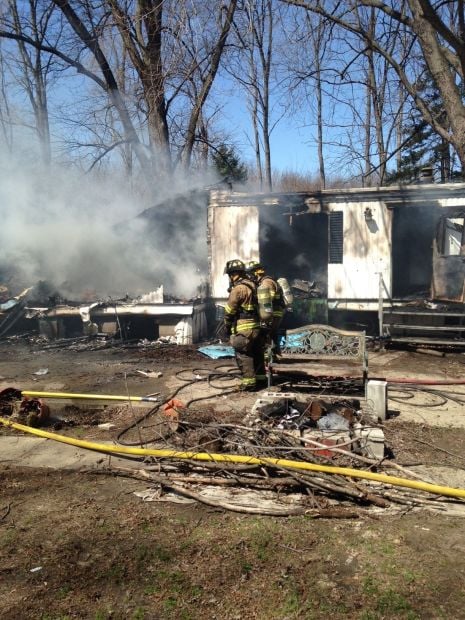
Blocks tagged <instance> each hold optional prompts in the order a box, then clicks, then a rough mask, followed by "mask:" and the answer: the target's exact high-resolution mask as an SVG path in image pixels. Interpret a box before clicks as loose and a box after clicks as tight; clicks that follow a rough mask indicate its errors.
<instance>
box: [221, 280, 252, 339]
mask: <svg viewBox="0 0 465 620" xmlns="http://www.w3.org/2000/svg"><path fill="white" fill-rule="evenodd" d="M224 322H225V324H226V325H227V326H229V327H230V328H231V330H232V331H233V332H237V333H239V332H247V331H250V330H252V329H256V328H257V327H260V321H259V319H258V307H257V299H256V291H255V285H254V284H253V283H252V282H249V281H247V282H245V281H244V280H239V281H238V282H236V283H235V284H233V287H232V289H231V292H230V294H229V299H228V302H227V304H226V306H225V307H224Z"/></svg>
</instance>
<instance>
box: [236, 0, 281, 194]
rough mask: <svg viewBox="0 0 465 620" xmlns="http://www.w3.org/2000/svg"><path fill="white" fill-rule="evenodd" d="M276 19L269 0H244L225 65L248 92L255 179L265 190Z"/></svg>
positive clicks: (269, 183) (267, 185)
mask: <svg viewBox="0 0 465 620" xmlns="http://www.w3.org/2000/svg"><path fill="white" fill-rule="evenodd" d="M278 20H279V15H278V14H277V12H276V6H274V3H273V1H272V0H246V1H245V2H244V5H243V9H242V11H241V12H240V16H239V18H238V19H237V20H236V22H235V28H234V32H235V35H236V42H237V46H238V50H239V54H238V55H237V57H236V59H235V63H234V64H231V65H230V66H229V70H230V72H231V74H232V75H233V77H234V79H235V80H237V81H238V82H239V83H240V84H241V85H242V87H243V88H244V89H245V90H246V92H247V95H248V106H249V111H250V116H251V121H252V130H253V145H254V151H255V165H256V168H257V175H258V180H259V184H260V187H264V188H266V189H267V190H268V191H271V189H272V185H273V181H272V172H271V146H270V138H271V133H272V131H273V128H274V126H275V124H276V123H273V121H272V119H271V116H272V103H271V92H270V91H271V80H272V70H273V52H274V50H275V42H274V33H275V27H276V24H277V23H278Z"/></svg>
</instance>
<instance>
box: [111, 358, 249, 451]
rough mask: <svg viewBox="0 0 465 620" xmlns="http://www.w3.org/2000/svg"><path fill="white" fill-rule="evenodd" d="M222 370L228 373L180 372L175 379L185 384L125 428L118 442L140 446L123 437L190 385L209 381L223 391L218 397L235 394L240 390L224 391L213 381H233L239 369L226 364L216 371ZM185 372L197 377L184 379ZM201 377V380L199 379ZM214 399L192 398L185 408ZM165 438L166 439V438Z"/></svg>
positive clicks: (215, 387) (124, 444)
mask: <svg viewBox="0 0 465 620" xmlns="http://www.w3.org/2000/svg"><path fill="white" fill-rule="evenodd" d="M221 368H228V369H229V370H228V372H214V371H213V372H212V371H211V370H210V369H208V368H194V369H192V370H190V369H183V370H180V371H178V372H177V373H176V374H175V377H176V378H178V379H180V380H181V381H185V383H184V384H183V385H180V386H179V387H178V388H176V390H174V392H173V393H172V394H171V395H170V396H168V397H167V398H165V399H164V400H163V401H162V402H160V404H157V405H156V406H155V407H153V408H151V409H149V410H148V411H146V412H145V413H144V414H143V415H141V416H140V417H139V418H138V419H137V420H134V422H131V424H129V426H126V427H125V428H123V430H121V431H120V432H119V433H118V435H117V436H116V441H117V442H118V443H119V444H121V445H123V446H140V445H141V442H140V440H139V441H135V442H130V441H123V439H122V438H123V437H124V435H126V434H127V433H128V432H129V431H131V430H133V429H134V428H136V427H138V426H139V425H140V424H141V423H142V422H143V421H144V420H147V419H148V418H149V417H150V416H151V415H153V414H155V413H157V411H159V410H160V409H161V407H163V406H164V405H166V404H167V403H168V402H169V401H170V400H172V399H173V398H175V396H177V395H178V394H179V392H181V391H182V390H183V389H184V388H187V387H189V386H190V385H194V384H196V383H199V382H201V381H207V382H208V385H209V386H210V387H213V388H214V389H217V390H221V391H220V392H219V394H218V396H222V395H224V394H233V393H235V392H237V391H238V388H234V389H232V388H231V389H228V390H224V389H223V388H222V387H217V386H215V385H213V384H212V382H211V379H212V377H214V378H215V380H216V379H218V380H225V379H229V380H231V379H232V378H234V377H239V376H240V375H239V370H238V368H237V367H233V366H225V365H224V364H222V365H220V366H217V367H216V368H215V369H214V370H219V369H221ZM185 372H191V373H194V374H195V375H196V376H195V378H194V379H189V380H188V379H185V378H183V377H182V376H181V375H182V373H185ZM200 373H206V375H205V376H204V377H202V375H201V374H200ZM198 377H200V378H198ZM210 398H212V395H211V394H209V395H208V396H199V397H197V398H192V399H191V400H189V401H187V402H186V404H185V407H186V408H188V407H190V405H192V403H195V402H197V401H201V400H208V399H210ZM162 424H163V423H161V422H160V424H158V425H157V426H162ZM164 438H165V437H164ZM159 439H160V435H157V436H155V437H151V438H150V439H146V440H144V443H145V444H148V443H153V442H156V441H158V440H159Z"/></svg>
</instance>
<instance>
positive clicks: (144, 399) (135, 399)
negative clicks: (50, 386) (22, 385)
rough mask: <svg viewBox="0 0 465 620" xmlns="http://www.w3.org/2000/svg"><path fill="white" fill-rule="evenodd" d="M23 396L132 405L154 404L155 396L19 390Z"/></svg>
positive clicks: (156, 400)
mask: <svg viewBox="0 0 465 620" xmlns="http://www.w3.org/2000/svg"><path fill="white" fill-rule="evenodd" d="M21 394H22V395H23V396H33V397H34V398H73V399H74V398H81V399H87V400H124V401H130V402H132V403H156V402H158V399H157V398H156V397H155V396H112V395H111V394H72V393H69V392H35V391H34V390H21Z"/></svg>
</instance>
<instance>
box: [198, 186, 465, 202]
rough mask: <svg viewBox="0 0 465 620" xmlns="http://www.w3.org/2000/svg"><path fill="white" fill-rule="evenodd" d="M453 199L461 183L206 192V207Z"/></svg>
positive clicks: (463, 189)
mask: <svg viewBox="0 0 465 620" xmlns="http://www.w3.org/2000/svg"><path fill="white" fill-rule="evenodd" d="M454 197H460V198H465V183H431V184H426V183H419V184H416V185H390V186H386V187H363V188H347V189H327V190H320V191H317V192H269V193H247V192H231V191H224V190H222V191H219V190H212V191H210V205H212V206H217V207H227V206H250V207H252V206H273V205H282V204H286V205H303V204H308V202H309V201H311V202H314V203H319V204H320V205H323V204H328V203H330V202H366V201H368V200H379V201H383V202H387V203H389V202H395V203H403V202H406V201H422V202H425V201H428V200H437V199H438V198H454Z"/></svg>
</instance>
